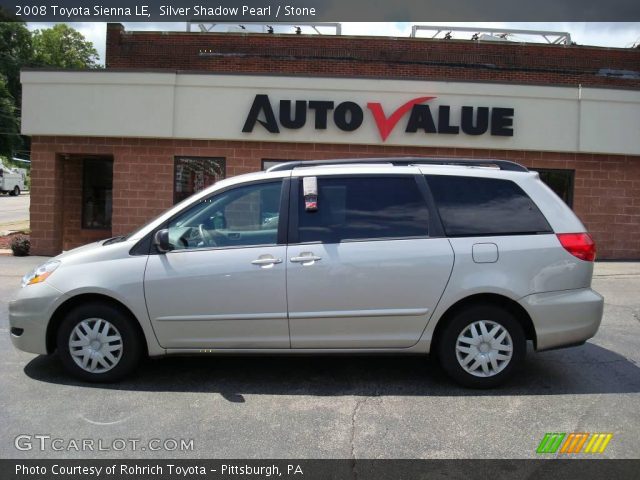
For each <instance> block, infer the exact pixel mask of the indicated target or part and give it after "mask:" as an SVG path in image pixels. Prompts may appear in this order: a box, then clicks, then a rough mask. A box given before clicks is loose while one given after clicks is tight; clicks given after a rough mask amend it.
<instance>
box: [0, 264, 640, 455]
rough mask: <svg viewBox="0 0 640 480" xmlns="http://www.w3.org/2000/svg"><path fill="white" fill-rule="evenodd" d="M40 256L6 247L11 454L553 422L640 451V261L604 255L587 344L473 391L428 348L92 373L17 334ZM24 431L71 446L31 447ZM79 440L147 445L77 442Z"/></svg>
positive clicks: (483, 432) (2, 425) (311, 442)
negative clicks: (12, 311) (87, 376)
mask: <svg viewBox="0 0 640 480" xmlns="http://www.w3.org/2000/svg"><path fill="white" fill-rule="evenodd" d="M41 260H42V258H37V257H28V258H24V259H18V258H15V257H9V256H0V409H1V411H2V421H0V438H1V440H0V457H2V458H48V457H58V458H62V457H65V458H133V457H142V458H152V457H171V458H191V457H193V458H245V457H246V458H352V457H355V458H534V457H537V455H536V453H535V450H536V448H537V446H538V444H539V443H540V441H541V439H542V438H543V436H544V434H545V433H546V432H611V433H613V439H612V440H611V442H610V444H609V446H608V447H607V449H606V451H605V453H604V454H602V455H599V456H600V457H608V458H640V446H639V444H638V438H640V408H638V405H640V403H639V402H640V366H639V362H640V295H639V294H638V292H640V263H598V264H597V265H596V277H595V279H594V286H595V288H596V290H598V291H599V292H600V293H602V294H603V295H604V296H605V299H606V306H605V317H604V320H603V323H602V326H601V329H600V331H599V333H598V334H597V336H596V337H594V338H593V339H591V340H590V341H589V342H588V343H587V344H586V345H584V346H581V347H576V348H571V349H565V350H557V351H550V352H544V353H538V354H530V355H528V358H527V361H526V364H525V366H524V368H523V370H522V371H521V372H520V374H519V375H518V376H517V378H515V379H514V380H513V381H512V382H511V383H510V384H509V385H508V386H505V387H504V388H500V389H497V390H491V391H472V390H465V389H462V388H459V387H457V386H455V385H453V384H452V383H450V381H449V380H448V379H447V378H446V377H445V375H444V373H443V372H442V371H441V370H440V369H439V367H438V366H437V365H436V364H435V363H434V362H432V361H429V360H428V359H425V358H421V357H275V358H264V357H207V358H202V357H200V358H196V357H191V358H168V359H162V360H154V361H147V362H146V363H145V364H144V365H143V366H142V367H141V368H140V370H139V371H138V373H137V374H136V375H135V376H134V377H133V378H130V379H128V380H127V381H126V382H123V383H119V384H115V385H101V386H96V385H89V384H80V383H78V382H76V381H74V380H72V379H71V378H69V377H67V376H66V374H65V373H64V372H63V371H62V367H61V366H60V364H59V362H58V360H57V358H55V357H51V358H50V357H44V356H36V355H31V354H27V353H23V352H19V351H17V350H15V349H14V348H13V346H12V345H11V342H10V339H9V334H8V314H7V301H8V298H9V297H10V296H11V295H13V294H14V292H15V291H16V290H17V289H18V288H19V278H20V276H21V275H22V274H23V273H24V272H25V271H27V270H28V269H30V268H31V267H32V266H33V265H35V264H38V263H39V262H40V261H41ZM19 435H31V436H33V435H45V436H47V435H48V436H51V437H52V438H60V439H63V440H64V442H63V443H62V444H59V445H58V446H62V447H63V450H62V451H54V450H52V449H51V448H49V449H47V450H45V451H39V447H38V442H36V441H33V449H32V450H25V451H23V450H18V449H16V448H15V446H14V443H15V438H16V437H17V436H19ZM73 439H77V440H81V439H93V440H95V441H96V442H98V441H102V442H103V446H107V447H110V448H111V447H113V446H114V445H115V443H114V440H115V439H125V440H129V439H138V440H139V443H137V448H138V449H137V450H135V451H132V449H131V448H127V449H125V450H123V451H114V450H113V449H110V450H105V451H95V450H94V451H90V450H89V451H84V452H76V451H75V449H73V448H71V449H68V445H69V441H70V440H73ZM152 439H161V440H166V439H176V440H180V439H186V440H189V439H193V449H192V450H187V451H179V450H174V451H171V452H169V453H168V452H166V451H162V450H160V451H150V450H149V448H146V447H145V445H149V441H150V440H152ZM130 444H131V442H129V445H130ZM118 445H120V444H118ZM172 445H173V444H171V443H170V444H169V447H171V446H172ZM23 446H24V444H23ZM156 446H157V444H156ZM143 449H144V450H143ZM580 456H586V455H580Z"/></svg>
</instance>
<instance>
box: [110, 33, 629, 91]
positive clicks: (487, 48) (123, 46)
mask: <svg viewBox="0 0 640 480" xmlns="http://www.w3.org/2000/svg"><path fill="white" fill-rule="evenodd" d="M106 67H107V68H110V69H145V68H147V69H168V70H188V71H207V72H217V73H234V74H237V73H261V74H280V75H282V74H286V75H320V76H332V77H341V76H345V77H349V76H351V77H375V78H384V77H388V78H412V79H423V80H427V79H429V80H443V79H444V80H449V81H454V80H459V81H470V80H473V81H495V82H515V83H533V84H544V85H548V84H558V85H578V84H582V85H584V86H620V87H630V88H640V78H638V77H636V78H630V79H625V78H615V77H611V76H603V75H602V74H600V73H599V72H600V71H601V69H611V70H626V71H635V72H639V71H640V49H632V48H626V49H623V48H601V47H584V46H562V45H547V44H522V43H515V42H512V43H509V42H504V43H503V42H473V41H468V40H467V41H465V40H432V39H423V38H418V39H416V38H392V37H351V36H331V35H325V36H318V35H282V34H281V35H273V34H272V35H269V34H254V33H251V34H243V33H195V32H194V33H186V32H126V31H125V30H124V28H123V27H122V25H120V24H108V26H107V49H106Z"/></svg>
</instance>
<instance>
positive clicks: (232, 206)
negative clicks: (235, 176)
mask: <svg viewBox="0 0 640 480" xmlns="http://www.w3.org/2000/svg"><path fill="white" fill-rule="evenodd" d="M281 189H282V182H280V181H278V182H269V183H258V184H254V185H246V186H243V187H237V188H234V189H231V190H227V191H226V192H223V193H220V194H218V195H214V196H213V197H209V198H207V199H204V200H202V201H200V202H198V203H197V204H196V205H193V206H192V207H191V208H189V209H188V210H187V211H185V212H183V213H181V214H179V215H178V216H176V217H175V218H173V219H172V220H171V221H170V222H169V226H168V229H169V241H170V242H171V244H172V245H173V246H174V249H176V250H180V249H189V248H211V247H240V246H243V247H246V246H252V245H275V244H276V243H277V237H278V221H279V215H278V214H279V208H280V192H281Z"/></svg>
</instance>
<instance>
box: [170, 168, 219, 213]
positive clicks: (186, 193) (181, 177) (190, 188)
mask: <svg viewBox="0 0 640 480" xmlns="http://www.w3.org/2000/svg"><path fill="white" fill-rule="evenodd" d="M224 177H225V162H224V158H205V157H176V158H175V171H174V186H173V203H174V204H176V203H178V202H181V201H182V200H184V199H185V198H187V197H190V196H191V195H193V194H194V193H196V192H199V191H200V190H204V189H205V188H206V187H208V186H209V185H213V184H214V183H216V182H217V181H218V180H222V179H223V178H224Z"/></svg>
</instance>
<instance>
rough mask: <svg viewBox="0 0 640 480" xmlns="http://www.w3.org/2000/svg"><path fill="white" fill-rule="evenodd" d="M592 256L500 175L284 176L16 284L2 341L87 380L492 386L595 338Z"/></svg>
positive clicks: (451, 164)
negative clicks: (440, 378)
mask: <svg viewBox="0 0 640 480" xmlns="http://www.w3.org/2000/svg"><path fill="white" fill-rule="evenodd" d="M594 258H595V245H594V243H593V241H592V239H591V237H590V236H589V234H588V233H587V232H586V230H585V228H584V226H583V225H582V223H581V222H580V221H579V220H578V218H577V217H576V216H575V215H574V213H573V212H572V211H571V209H570V208H569V207H568V206H567V205H566V204H565V203H564V202H563V201H562V200H561V199H560V198H558V197H557V196H556V195H555V194H554V193H553V192H552V191H551V190H550V189H549V188H548V187H547V186H546V185H545V184H544V183H543V182H542V181H541V180H540V179H539V176H538V174H537V173H536V172H530V171H528V170H527V169H526V168H525V167H523V166H521V165H519V164H516V163H512V162H508V161H503V160H478V159H474V160H460V159H424V158H404V159H402V158H385V159H365V160H332V161H317V162H290V163H285V164H280V165H277V166H275V167H272V168H271V169H269V170H268V171H267V172H260V173H253V174H248V175H242V176H237V177H233V178H230V179H226V180H223V181H220V182H218V183H216V184H215V185H213V186H212V187H209V188H208V189H206V190H204V191H202V192H200V193H197V194H196V195H194V196H192V197H190V198H188V199H187V200H185V201H183V202H182V203H180V204H178V205H176V206H174V207H173V208H171V209H170V210H168V211H167V212H166V213H164V214H162V215H161V216H159V217H158V218H156V219H155V220H153V221H151V222H150V223H148V224H147V225H145V226H144V227H142V228H140V229H139V230H138V231H136V232H134V233H132V234H130V235H127V236H122V237H115V238H111V239H108V240H103V241H99V242H95V243H92V244H89V245H85V246H83V247H79V248H76V249H74V250H71V251H68V252H65V253H63V254H61V255H59V256H57V257H55V258H52V259H51V260H49V261H47V262H46V263H44V264H43V265H41V266H39V267H38V268H36V269H35V270H34V271H32V272H31V273H29V274H27V275H25V277H24V278H23V281H22V286H23V288H22V289H21V290H20V291H19V294H18V295H17V298H16V299H15V300H13V301H12V302H11V303H10V304H9V318H10V323H11V339H12V341H13V343H14V345H15V346H16V347H17V348H19V349H21V350H25V351H27V352H33V353H39V354H51V353H53V352H54V351H57V352H58V355H59V357H60V359H61V360H62V362H63V364H64V365H65V367H66V368H67V369H68V370H69V371H70V372H71V373H72V374H74V375H76V376H77V377H80V378H81V379H84V380H88V381H104V382H110V381H115V380H117V379H119V378H122V377H123V376H124V375H126V374H128V373H130V372H131V371H132V370H133V369H134V368H135V367H136V365H137V364H138V363H139V361H140V359H141V358H142V357H143V356H147V355H148V356H151V357H159V356H163V355H173V354H205V355H207V354H225V353H251V354H256V353H263V354H283V353H284V354H286V353H295V354H301V353H306V354H320V353H397V354H401V353H405V354H427V353H430V352H433V353H434V354H436V355H437V357H438V358H439V360H440V362H441V363H442V366H443V368H444V369H445V370H446V371H447V373H448V374H449V375H450V376H451V377H452V378H453V379H455V380H456V381H457V382H459V383H461V384H463V385H465V386H469V387H481V388H484V387H492V386H495V385H498V384H499V383H501V382H503V381H504V380H505V379H506V378H508V377H509V376H510V375H511V374H512V373H513V372H514V370H516V368H517V367H518V366H519V364H520V363H521V362H522V360H523V358H524V355H525V352H526V345H527V341H530V342H531V343H532V344H533V347H534V348H535V349H536V350H546V349H552V348H558V347H566V346H571V345H578V344H581V343H584V342H585V341H586V340H587V339H589V338H590V337H592V336H593V335H595V333H596V331H597V329H598V327H599V325H600V320H601V318H602V310H603V298H602V297H601V296H600V295H599V294H598V293H596V292H595V291H593V290H592V289H591V278H592V273H593V261H594Z"/></svg>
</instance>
